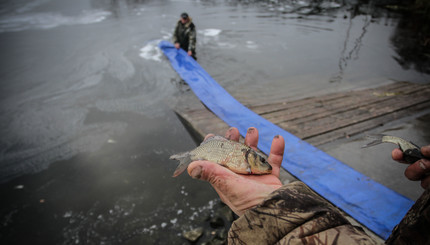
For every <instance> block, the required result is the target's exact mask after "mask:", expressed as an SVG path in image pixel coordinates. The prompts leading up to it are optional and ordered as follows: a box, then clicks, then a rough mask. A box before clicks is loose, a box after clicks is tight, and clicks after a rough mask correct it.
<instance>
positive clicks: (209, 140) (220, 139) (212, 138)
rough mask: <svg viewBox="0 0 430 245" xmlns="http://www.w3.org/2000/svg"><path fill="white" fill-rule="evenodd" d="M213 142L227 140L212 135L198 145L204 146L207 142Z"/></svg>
mask: <svg viewBox="0 0 430 245" xmlns="http://www.w3.org/2000/svg"><path fill="white" fill-rule="evenodd" d="M213 140H218V141H228V139H226V138H224V137H222V136H219V135H213V136H211V137H209V138H207V139H206V140H204V141H203V142H202V143H200V145H204V144H206V143H209V142H211V141H213Z"/></svg>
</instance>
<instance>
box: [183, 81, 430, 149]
mask: <svg viewBox="0 0 430 245" xmlns="http://www.w3.org/2000/svg"><path fill="white" fill-rule="evenodd" d="M257 103H258V101H257ZM248 107H249V108H250V109H251V110H253V111H254V112H256V113H257V114H259V115H261V116H262V117H264V118H266V119H267V120H269V121H271V122H272V123H274V124H276V125H278V126H280V127H281V128H283V129H285V130H286V131H288V132H290V133H292V134H294V135H296V136H297V137H299V138H301V139H303V140H305V141H307V142H309V143H311V144H313V145H315V146H318V145H322V144H325V143H328V142H331V141H335V140H337V139H341V138H345V137H350V136H353V135H356V134H360V133H363V132H366V131H367V130H371V129H374V128H377V127H379V126H381V125H384V124H387V123H389V122H392V121H393V120H397V119H401V118H404V117H408V116H413V115H417V114H419V113H423V112H426V111H429V112H430V86H429V85H422V84H413V83H408V82H396V83H392V84H389V85H384V86H381V87H377V88H372V89H364V90H355V91H348V92H338V93H332V94H327V95H323V96H315V97H308V98H303V99H297V100H292V101H288V100H285V101H277V102H265V103H264V104H254V105H249V106H248ZM175 111H176V113H177V114H178V116H179V118H180V119H181V121H182V122H183V123H184V124H185V125H186V127H187V128H188V129H189V130H190V132H191V133H193V135H194V136H195V137H197V138H199V139H200V140H201V139H202V138H203V137H204V135H206V134H208V133H214V134H219V135H224V133H225V132H226V130H227V129H228V128H229V126H228V125H227V124H225V123H224V122H223V121H222V120H221V119H219V118H218V117H217V116H216V115H214V114H213V113H212V112H210V111H209V110H208V109H206V108H204V107H203V106H202V107H201V108H198V109H187V108H175Z"/></svg>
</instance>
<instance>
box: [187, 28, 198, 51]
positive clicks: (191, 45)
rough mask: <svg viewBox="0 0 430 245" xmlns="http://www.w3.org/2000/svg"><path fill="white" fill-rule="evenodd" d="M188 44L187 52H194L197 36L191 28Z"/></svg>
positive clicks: (194, 29)
mask: <svg viewBox="0 0 430 245" xmlns="http://www.w3.org/2000/svg"><path fill="white" fill-rule="evenodd" d="M189 38H190V41H189V44H188V50H191V51H193V52H194V51H195V50H196V42H197V35H196V28H195V27H194V28H192V29H191V31H190V34H189Z"/></svg>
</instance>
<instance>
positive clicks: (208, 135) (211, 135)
mask: <svg viewBox="0 0 430 245" xmlns="http://www.w3.org/2000/svg"><path fill="white" fill-rule="evenodd" d="M214 136H215V134H207V135H206V136H205V139H204V140H203V141H205V140H207V139H208V138H210V137H214Z"/></svg>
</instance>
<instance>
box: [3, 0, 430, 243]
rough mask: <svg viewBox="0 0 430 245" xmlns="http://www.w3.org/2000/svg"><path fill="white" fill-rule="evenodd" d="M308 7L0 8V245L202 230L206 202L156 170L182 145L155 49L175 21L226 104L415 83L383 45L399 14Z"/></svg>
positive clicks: (171, 81) (184, 179)
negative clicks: (186, 31)
mask: <svg viewBox="0 0 430 245" xmlns="http://www.w3.org/2000/svg"><path fill="white" fill-rule="evenodd" d="M322 4H323V5H320V6H315V5H314V4H312V3H311V1H278V3H274V2H273V1H250V2H247V3H244V2H243V1H192V0H183V1H155V0H154V1H103V0H78V1H67V0H36V1H24V0H20V1H16V0H14V1H11V0H10V1H2V3H0V49H1V59H0V62H1V66H0V67H1V68H0V80H1V81H2V86H1V87H2V88H1V90H0V91H1V105H0V115H1V118H0V126H1V127H0V130H1V135H2V137H1V140H0V146H1V149H2V150H1V154H0V181H1V183H2V185H1V186H0V189H1V193H2V200H4V201H3V203H2V205H1V221H2V226H3V228H2V231H1V236H0V240H2V241H6V242H7V243H8V244H13V243H16V244H17V243H27V242H28V241H31V242H32V243H43V244H46V243H57V244H72V243H74V244H79V243H101V244H117V243H124V242H128V243H130V244H135V243H142V242H143V243H167V241H173V242H174V243H178V242H183V241H184V240H183V238H181V235H180V234H181V233H182V231H184V230H189V229H191V228H194V227H196V226H207V220H206V218H207V217H209V216H211V215H213V212H214V210H216V209H214V206H217V205H220V204H219V201H218V199H217V198H216V197H217V196H216V194H215V193H214V191H213V190H212V189H211V188H209V185H207V184H202V183H201V182H198V185H197V184H196V183H197V182H196V181H194V180H191V179H190V178H189V177H188V176H186V175H183V176H180V177H179V178H176V179H173V178H171V177H170V176H171V173H172V172H173V170H174V168H175V165H176V163H175V162H172V161H170V160H168V157H169V156H170V155H171V154H173V153H177V152H180V151H185V150H188V149H190V148H193V147H194V146H195V143H194V142H193V140H192V139H191V137H190V136H189V135H188V134H187V132H186V130H185V129H184V128H183V126H182V125H181V123H180V121H179V120H178V119H177V118H176V116H175V114H174V113H173V111H172V110H171V108H172V106H173V105H174V104H175V103H176V101H177V100H178V99H179V98H181V97H182V96H188V95H189V94H190V93H191V92H190V91H188V90H187V89H186V88H185V89H184V87H183V85H178V84H177V83H176V81H178V77H177V74H176V73H175V72H174V71H173V70H172V69H171V67H170V65H169V63H168V62H167V60H166V59H165V58H164V57H163V56H162V54H161V52H160V50H159V49H158V48H157V44H158V42H159V41H160V40H163V39H169V38H170V37H171V32H172V31H173V27H174V25H175V22H176V21H177V19H178V16H179V14H180V13H181V12H183V11H187V12H188V13H189V14H190V15H191V17H193V19H194V22H195V24H196V26H197V30H198V36H197V38H198V49H197V56H198V61H199V63H200V64H201V65H202V66H203V67H204V68H205V69H206V71H207V72H208V73H209V74H211V75H212V76H213V78H214V79H215V80H217V81H218V82H219V83H220V84H221V85H222V86H224V87H225V88H226V89H227V90H228V91H229V92H231V93H232V94H233V95H235V96H237V97H238V98H242V97H241V96H242V95H243V94H246V93H247V91H255V90H260V91H261V93H262V96H263V95H264V96H273V97H275V98H276V97H279V98H285V97H289V98H294V97H302V96H307V95H311V94H317V93H319V92H329V91H338V90H344V89H350V88H360V87H366V86H377V85H379V84H384V83H387V82H389V81H392V80H407V81H411V82H417V83H426V82H428V81H429V77H430V76H429V75H428V74H426V73H424V72H425V69H422V67H421V65H422V62H421V63H420V62H417V61H415V60H414V59H411V58H408V59H406V58H404V57H403V56H401V52H399V49H400V48H402V47H399V46H398V45H399V44H398V42H394V41H393V40H397V39H396V38H395V37H396V35H399V33H400V34H401V33H402V29H399V23H401V20H402V19H401V16H400V15H399V14H396V13H392V12H388V11H385V10H382V9H378V8H375V7H372V6H369V5H360V6H359V5H348V6H344V5H343V4H341V3H337V2H335V1H327V2H323V3H322ZM351 6H353V7H351ZM317 7H318V8H317ZM400 44H402V43H401V42H400ZM402 61H407V62H402ZM245 97H246V96H244V97H243V98H245ZM244 102H245V103H246V102H247V101H244ZM2 243H3V242H2Z"/></svg>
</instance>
